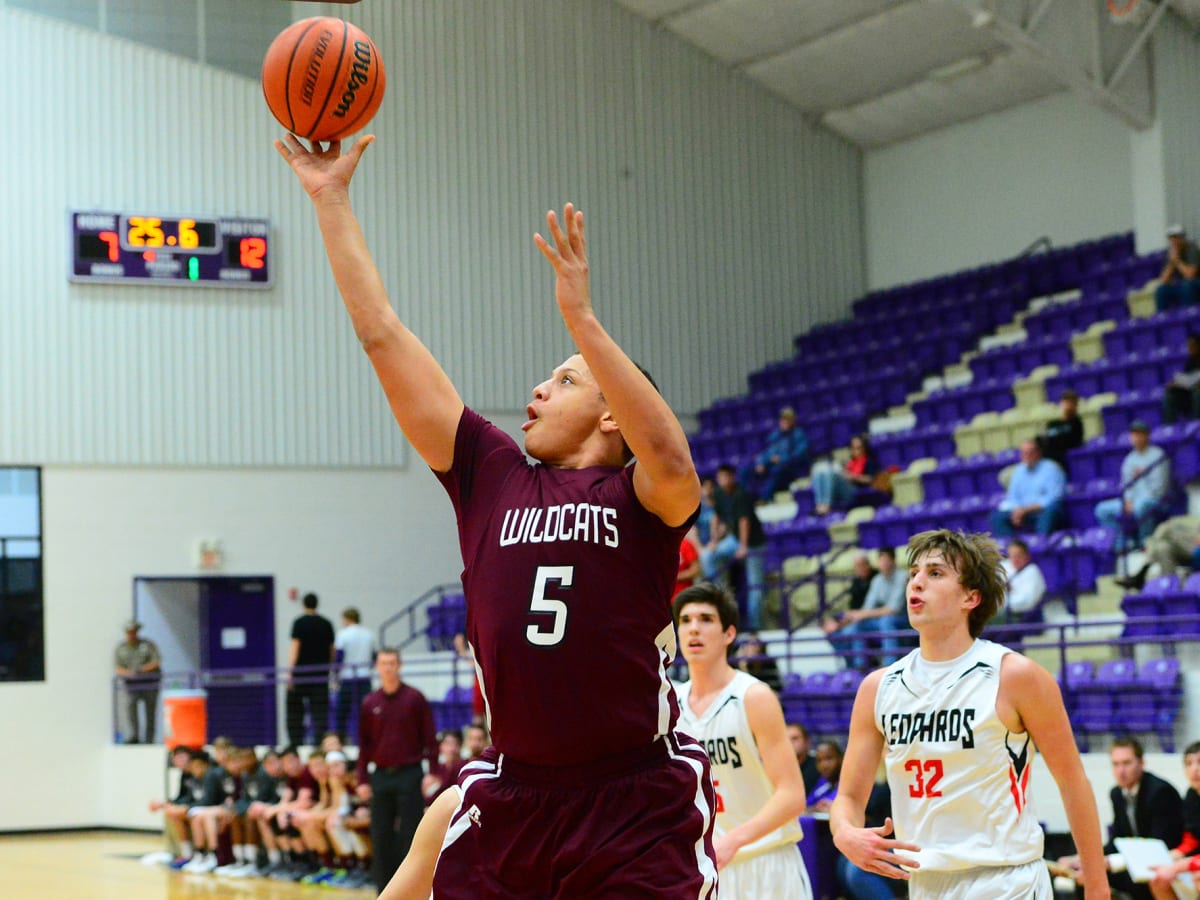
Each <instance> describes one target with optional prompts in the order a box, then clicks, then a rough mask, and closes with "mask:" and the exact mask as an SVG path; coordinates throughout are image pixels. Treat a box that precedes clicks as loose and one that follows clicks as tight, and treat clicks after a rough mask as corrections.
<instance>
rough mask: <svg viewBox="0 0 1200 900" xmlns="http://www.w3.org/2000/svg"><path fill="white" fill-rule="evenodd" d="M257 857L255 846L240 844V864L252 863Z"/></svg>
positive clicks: (256, 846)
mask: <svg viewBox="0 0 1200 900" xmlns="http://www.w3.org/2000/svg"><path fill="white" fill-rule="evenodd" d="M257 857H258V845H257V844H242V862H243V863H252V862H254V860H255V859H256V858H257Z"/></svg>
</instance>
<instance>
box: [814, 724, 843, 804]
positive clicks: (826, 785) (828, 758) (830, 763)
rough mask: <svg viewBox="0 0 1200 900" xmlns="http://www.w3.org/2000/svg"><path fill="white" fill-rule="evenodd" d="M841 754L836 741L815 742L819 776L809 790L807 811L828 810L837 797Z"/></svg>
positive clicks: (840, 773) (840, 748) (840, 774)
mask: <svg viewBox="0 0 1200 900" xmlns="http://www.w3.org/2000/svg"><path fill="white" fill-rule="evenodd" d="M842 756H843V754H842V747H841V745H840V744H839V743H838V742H837V741H820V742H819V743H818V744H817V773H818V774H819V775H820V776H821V777H820V778H818V779H817V783H816V784H815V785H814V786H813V789H812V791H810V792H809V795H808V811H809V812H822V813H827V812H829V807H830V806H832V805H833V801H834V799H835V798H836V797H837V792H838V779H840V778H841V777H842Z"/></svg>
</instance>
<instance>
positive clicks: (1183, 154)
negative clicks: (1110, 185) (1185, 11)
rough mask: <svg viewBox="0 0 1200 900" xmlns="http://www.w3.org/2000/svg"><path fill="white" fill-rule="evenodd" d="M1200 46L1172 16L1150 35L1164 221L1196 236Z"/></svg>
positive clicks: (1199, 224)
mask: <svg viewBox="0 0 1200 900" xmlns="http://www.w3.org/2000/svg"><path fill="white" fill-rule="evenodd" d="M1198 51H1200V42H1198V41H1197V38H1196V34H1195V33H1194V32H1193V30H1192V29H1191V28H1189V27H1188V26H1187V25H1185V24H1184V23H1183V22H1182V21H1180V20H1179V19H1178V18H1176V16H1175V15H1174V14H1173V13H1170V14H1168V15H1167V16H1166V17H1165V18H1164V19H1163V21H1162V22H1161V23H1160V24H1159V27H1158V29H1157V30H1156V31H1155V32H1154V86H1155V107H1156V112H1157V115H1158V121H1159V124H1160V127H1161V130H1162V149H1163V173H1164V178H1163V181H1164V189H1165V191H1166V206H1167V220H1168V221H1169V222H1179V223H1182V224H1183V225H1184V226H1185V227H1186V228H1187V229H1188V231H1189V233H1191V234H1193V235H1195V234H1200V93H1198V92H1197V85H1200V52H1198Z"/></svg>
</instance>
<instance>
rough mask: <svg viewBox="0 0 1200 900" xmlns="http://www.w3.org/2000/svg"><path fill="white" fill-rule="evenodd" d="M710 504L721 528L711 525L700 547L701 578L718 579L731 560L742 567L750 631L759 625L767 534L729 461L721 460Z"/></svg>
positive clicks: (751, 499) (747, 625)
mask: <svg viewBox="0 0 1200 900" xmlns="http://www.w3.org/2000/svg"><path fill="white" fill-rule="evenodd" d="M713 505H714V508H715V509H716V513H717V517H716V518H717V521H718V522H720V527H719V528H716V527H714V528H713V533H712V539H710V541H709V544H708V546H707V547H704V548H702V549H701V550H700V562H701V565H702V566H703V567H704V577H705V578H707V579H708V580H709V581H716V580H718V579H719V578H720V577H721V576H722V575H723V574H724V573H725V572H726V570H727V569H728V567H729V565H730V563H732V562H734V561H739V562H741V563H742V564H743V565H744V566H745V575H746V627H747V628H749V629H751V630H753V629H756V628H758V627H759V626H760V622H759V616H760V611H761V609H762V595H763V580H764V578H765V570H764V566H765V560H764V551H765V549H766V545H767V536H766V534H765V533H764V532H763V527H762V523H761V522H760V521H759V520H758V513H757V512H755V510H754V500H753V498H751V496H750V495H749V494H747V493H746V492H745V491H744V490H742V487H741V485H739V484H738V480H737V470H736V469H734V467H733V466H731V465H729V464H728V463H722V464H721V466H720V467H719V468H718V469H717V491H716V494H715V495H714V497H713ZM718 535H721V536H720V537H718ZM730 586H731V587H733V586H732V585H730Z"/></svg>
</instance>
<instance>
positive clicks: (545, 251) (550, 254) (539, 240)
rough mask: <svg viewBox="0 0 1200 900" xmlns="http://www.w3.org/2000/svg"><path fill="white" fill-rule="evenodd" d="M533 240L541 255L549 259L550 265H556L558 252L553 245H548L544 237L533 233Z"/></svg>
mask: <svg viewBox="0 0 1200 900" xmlns="http://www.w3.org/2000/svg"><path fill="white" fill-rule="evenodd" d="M533 242H534V243H535V244H537V248H538V249H539V250H541V251H542V256H544V257H546V259H548V260H550V264H551V265H556V264H557V263H558V253H557V252H556V251H555V249H554V248H553V247H551V246H550V244H549V243H547V241H546V239H545V238H544V237H542V236H541V235H540V234H536V233H535V234H534V236H533Z"/></svg>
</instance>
